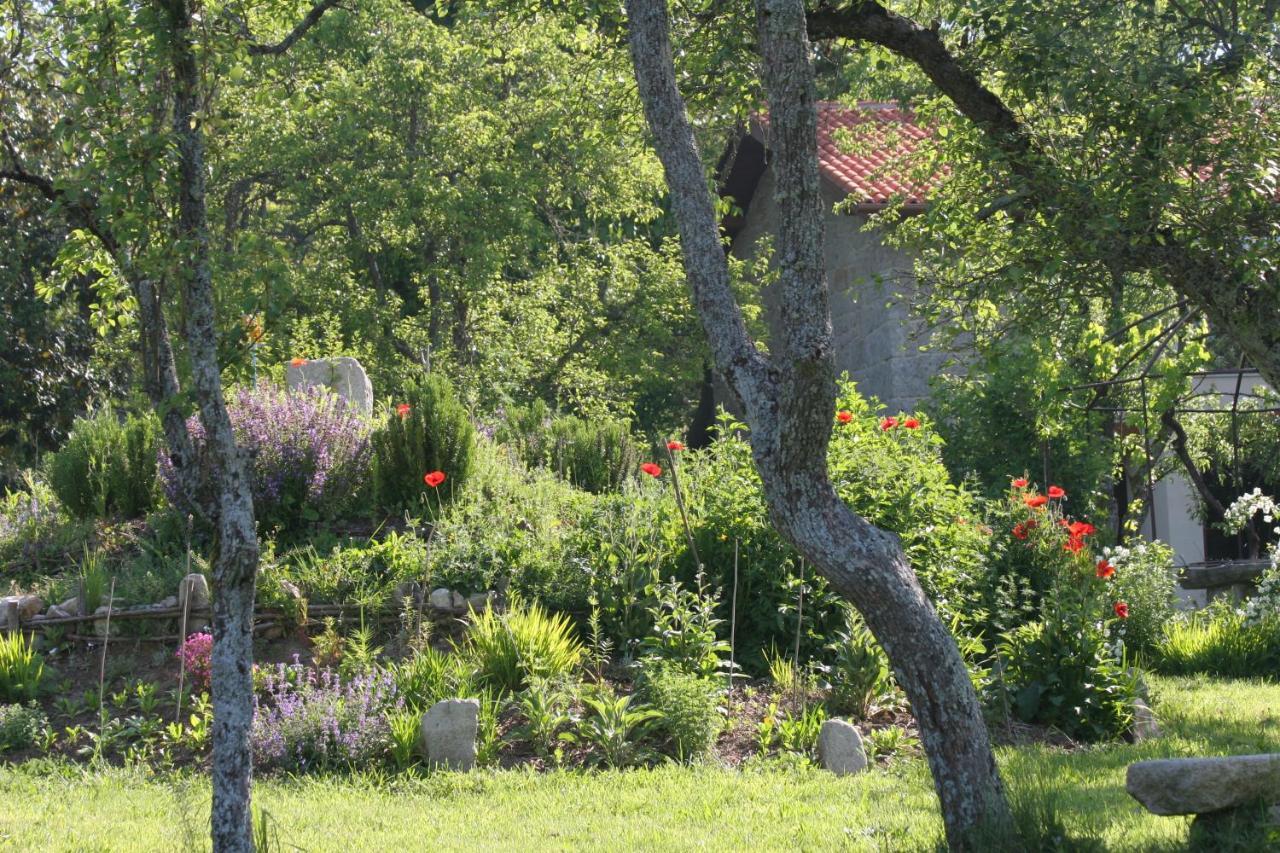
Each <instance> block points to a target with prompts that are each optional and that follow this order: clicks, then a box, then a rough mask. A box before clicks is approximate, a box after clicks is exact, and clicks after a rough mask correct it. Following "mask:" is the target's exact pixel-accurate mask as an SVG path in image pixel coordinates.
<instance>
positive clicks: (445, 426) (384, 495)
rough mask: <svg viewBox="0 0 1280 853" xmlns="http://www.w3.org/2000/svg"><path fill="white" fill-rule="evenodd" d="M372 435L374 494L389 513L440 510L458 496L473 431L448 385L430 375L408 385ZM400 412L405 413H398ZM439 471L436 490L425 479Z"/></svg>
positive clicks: (467, 467) (467, 466) (469, 462)
mask: <svg viewBox="0 0 1280 853" xmlns="http://www.w3.org/2000/svg"><path fill="white" fill-rule="evenodd" d="M397 406H408V408H407V409H398V408H396V407H392V408H391V409H390V410H389V411H388V412H387V413H386V415H385V416H384V417H383V421H382V423H381V425H380V426H379V427H378V428H377V430H375V431H374V434H373V457H374V495H375V498H376V500H377V502H378V505H379V506H380V507H382V508H383V509H384V510H386V511H388V512H399V511H401V510H409V511H418V510H421V509H423V507H424V506H425V507H427V508H434V509H437V510H438V509H439V508H440V506H441V505H442V504H444V503H448V502H449V501H451V500H453V499H454V498H456V497H457V496H458V495H459V494H461V493H462V492H463V490H464V488H465V486H466V483H467V480H468V478H469V477H470V475H471V467H472V464H473V460H474V457H475V428H474V427H473V426H472V425H471V418H470V417H469V416H468V414H467V410H466V408H465V407H464V406H463V405H462V402H461V401H460V400H459V399H458V395H457V393H456V392H455V391H454V388H453V385H452V383H450V382H449V380H448V379H447V378H445V376H444V375H443V374H439V373H428V374H427V375H426V376H424V377H423V378H422V379H421V380H419V381H417V382H411V383H409V385H408V387H407V388H406V389H405V396H404V401H403V402H402V403H398V404H397ZM402 412H403V413H402ZM437 471H438V472H441V473H443V474H444V475H445V478H446V479H445V480H444V481H443V482H442V483H441V484H440V485H438V486H434V487H433V486H431V485H428V484H427V483H426V482H424V480H423V477H424V476H425V475H427V474H429V473H432V472H437Z"/></svg>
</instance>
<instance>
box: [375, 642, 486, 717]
mask: <svg viewBox="0 0 1280 853" xmlns="http://www.w3.org/2000/svg"><path fill="white" fill-rule="evenodd" d="M391 671H392V674H393V675H394V677H395V682H396V691H397V693H398V694H399V695H400V697H401V698H403V699H404V704H405V707H406V708H408V709H410V710H412V711H417V712H418V713H419V714H421V713H422V712H424V711H426V710H428V709H429V708H430V707H431V706H432V705H434V704H435V703H437V702H439V701H441V700H444V699H456V698H470V697H473V696H479V695H480V693H481V690H480V684H479V681H478V679H477V678H476V671H475V668H474V666H473V664H472V662H471V661H470V660H468V659H467V658H466V657H464V656H462V655H459V654H449V653H447V652H442V651H440V650H439V649H436V648H434V647H432V646H426V647H424V648H422V649H420V650H418V651H417V652H415V653H414V654H412V655H410V656H408V657H406V658H405V659H404V660H402V661H400V663H398V664H397V665H396V666H395V667H394V668H393V669H392V670H391Z"/></svg>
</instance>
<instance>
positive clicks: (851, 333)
mask: <svg viewBox="0 0 1280 853" xmlns="http://www.w3.org/2000/svg"><path fill="white" fill-rule="evenodd" d="M823 197H824V201H825V202H826V203H827V204H828V205H835V204H836V203H837V202H838V201H840V200H841V199H842V196H841V195H840V193H839V192H837V191H836V190H835V189H834V188H832V187H830V186H828V185H826V184H825V183H824V187H823ZM777 217H778V208H777V205H776V204H775V203H774V200H773V173H772V171H771V170H766V171H765V173H764V175H763V176H762V177H761V179H760V185H759V187H758V188H757V189H756V193H755V196H754V198H753V199H752V202H751V208H750V210H748V211H747V216H746V221H745V222H744V224H743V228H742V230H741V231H740V232H739V233H738V235H737V238H736V239H735V240H734V244H733V254H734V255H735V256H736V257H740V258H745V257H749V256H750V255H751V254H752V253H753V252H754V251H755V246H756V244H757V243H758V242H759V241H760V239H761V238H762V237H764V236H766V235H769V234H776V233H777ZM866 222H867V217H866V216H865V215H862V214H851V215H836V214H835V213H831V214H829V215H828V216H827V220H826V258H827V276H828V282H829V284H830V288H831V322H832V329H833V332H834V336H835V357H836V370H837V371H848V372H849V375H850V376H851V377H852V378H853V379H854V381H856V382H857V383H858V388H859V390H861V392H862V393H863V394H865V395H869V396H874V397H878V398H879V399H880V400H881V402H883V403H884V404H885V405H886V406H887V407H888V408H889V409H890V411H897V410H899V409H905V410H910V409H914V408H916V407H917V406H918V405H919V404H920V403H921V402H922V401H923V400H924V398H925V397H927V396H928V394H929V380H930V379H931V378H932V377H933V376H935V375H936V374H937V373H939V372H940V371H941V370H942V369H943V366H944V363H945V362H946V361H947V358H948V357H947V355H946V354H945V353H939V352H932V351H930V352H921V351H920V344H921V343H923V341H924V337H923V336H922V334H921V330H920V329H919V328H917V327H918V323H916V322H915V321H914V320H913V319H912V318H911V316H910V312H909V309H908V308H907V305H906V304H905V300H903V299H902V298H901V297H902V295H903V294H905V293H909V292H910V288H912V287H914V286H915V280H914V278H913V277H912V275H911V271H912V259H911V257H910V255H908V254H906V253H904V252H901V251H899V250H897V249H894V248H891V247H889V246H886V245H884V243H883V242H882V241H881V240H880V238H879V237H878V236H877V235H876V233H875V232H867V231H863V230H862V229H863V226H864V225H866ZM764 302H765V309H766V317H767V319H769V320H770V321H772V320H773V319H774V318H776V316H777V311H776V307H775V306H776V301H775V294H773V293H770V292H768V291H766V293H765V294H764Z"/></svg>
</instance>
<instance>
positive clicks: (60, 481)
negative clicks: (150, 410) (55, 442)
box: [47, 406, 160, 518]
mask: <svg viewBox="0 0 1280 853" xmlns="http://www.w3.org/2000/svg"><path fill="white" fill-rule="evenodd" d="M159 432H160V429H159V424H157V423H156V419H155V418H154V417H152V416H150V415H134V416H129V417H125V418H122V417H120V416H119V415H118V414H117V413H116V412H115V411H114V410H113V409H112V408H111V407H110V406H106V407H104V408H102V409H99V410H98V411H97V412H94V413H93V414H92V415H90V416H88V417H84V418H79V419H77V420H76V422H75V425H74V426H73V427H72V428H71V435H70V436H68V438H67V442H66V444H64V445H63V446H62V448H61V449H60V450H58V451H57V452H56V453H54V454H53V455H52V456H51V457H50V458H49V462H48V469H47V475H48V479H49V485H50V486H51V487H52V488H53V491H54V494H56V495H57V496H58V500H59V501H61V503H62V505H63V506H64V507H66V509H67V511H68V512H70V513H71V514H72V515H74V516H75V517H77V518H105V517H107V516H112V515H114V516H119V517H121V518H137V517H139V516H142V515H145V514H146V513H147V512H148V511H149V510H150V509H151V508H152V507H153V506H154V505H155V499H156V493H157V490H156V445H157V437H158V435H159Z"/></svg>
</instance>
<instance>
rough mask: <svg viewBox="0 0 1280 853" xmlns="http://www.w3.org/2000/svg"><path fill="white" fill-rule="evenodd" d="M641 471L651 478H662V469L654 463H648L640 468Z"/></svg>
mask: <svg viewBox="0 0 1280 853" xmlns="http://www.w3.org/2000/svg"><path fill="white" fill-rule="evenodd" d="M640 470H641V471H643V472H645V473H646V474H648V475H649V476H650V477H661V476H662V468H661V467H660V466H658V465H654V464H653V463H652V462H646V463H644V464H643V465H641V466H640Z"/></svg>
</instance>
